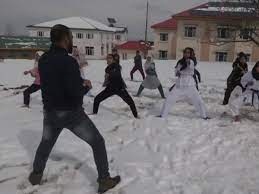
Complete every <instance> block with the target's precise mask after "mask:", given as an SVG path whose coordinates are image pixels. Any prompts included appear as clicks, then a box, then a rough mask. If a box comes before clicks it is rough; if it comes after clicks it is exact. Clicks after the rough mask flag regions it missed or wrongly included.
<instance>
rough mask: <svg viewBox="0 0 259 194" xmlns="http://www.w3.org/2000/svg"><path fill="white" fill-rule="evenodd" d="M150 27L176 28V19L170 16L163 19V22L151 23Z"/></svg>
mask: <svg viewBox="0 0 259 194" xmlns="http://www.w3.org/2000/svg"><path fill="white" fill-rule="evenodd" d="M151 28H154V29H156V28H159V29H170V30H176V29H177V21H176V19H175V18H170V19H168V20H165V21H163V22H160V23H157V24H154V25H152V26H151Z"/></svg>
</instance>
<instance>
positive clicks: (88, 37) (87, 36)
mask: <svg viewBox="0 0 259 194" xmlns="http://www.w3.org/2000/svg"><path fill="white" fill-rule="evenodd" d="M86 39H94V34H86Z"/></svg>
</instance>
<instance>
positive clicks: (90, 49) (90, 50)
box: [85, 47, 94, 56]
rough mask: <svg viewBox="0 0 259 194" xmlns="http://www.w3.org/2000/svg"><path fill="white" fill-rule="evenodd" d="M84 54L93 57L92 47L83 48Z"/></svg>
mask: <svg viewBox="0 0 259 194" xmlns="http://www.w3.org/2000/svg"><path fill="white" fill-rule="evenodd" d="M85 53H86V55H87V56H93V55H94V47H85Z"/></svg>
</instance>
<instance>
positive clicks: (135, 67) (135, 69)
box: [130, 65, 145, 80]
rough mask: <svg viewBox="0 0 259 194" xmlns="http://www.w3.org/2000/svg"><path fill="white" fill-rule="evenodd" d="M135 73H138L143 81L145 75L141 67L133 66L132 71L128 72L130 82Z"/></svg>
mask: <svg viewBox="0 0 259 194" xmlns="http://www.w3.org/2000/svg"><path fill="white" fill-rule="evenodd" d="M136 71H139V72H140V73H141V75H142V78H143V80H144V79H145V73H144V70H143V67H142V66H138V65H135V66H134V67H133V69H132V70H131V72H130V78H131V80H133V74H134V73H135V72H136Z"/></svg>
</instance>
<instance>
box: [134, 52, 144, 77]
mask: <svg viewBox="0 0 259 194" xmlns="http://www.w3.org/2000/svg"><path fill="white" fill-rule="evenodd" d="M136 71H139V72H140V73H141V75H142V78H143V80H144V79H145V73H144V70H143V67H142V57H141V55H140V52H139V51H137V52H136V56H135V58H134V67H133V69H132V70H131V72H130V77H131V81H132V80H133V75H134V73H135V72H136Z"/></svg>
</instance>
